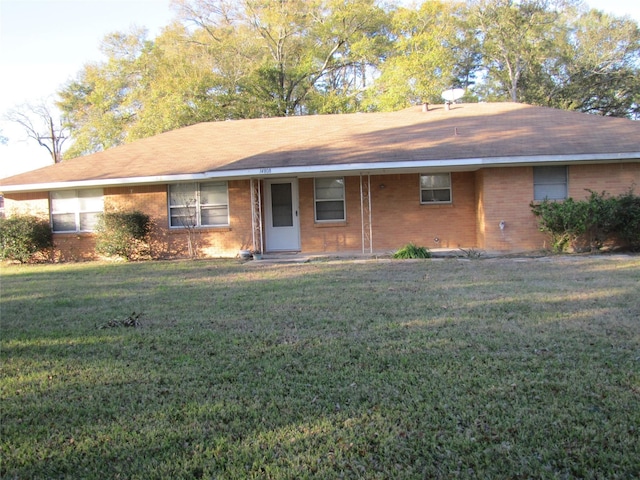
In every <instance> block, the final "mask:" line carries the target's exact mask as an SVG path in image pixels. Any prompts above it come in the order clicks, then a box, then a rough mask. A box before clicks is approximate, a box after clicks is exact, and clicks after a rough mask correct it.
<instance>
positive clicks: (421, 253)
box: [393, 243, 431, 259]
mask: <svg viewBox="0 0 640 480" xmlns="http://www.w3.org/2000/svg"><path fill="white" fill-rule="evenodd" d="M393 258H401V259H406V258H431V252H430V251H429V249H428V248H426V247H418V246H416V245H414V244H413V243H408V244H407V245H405V246H404V247H402V248H401V249H400V250H398V251H397V252H396V253H394V254H393Z"/></svg>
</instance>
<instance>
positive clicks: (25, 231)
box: [0, 215, 53, 263]
mask: <svg viewBox="0 0 640 480" xmlns="http://www.w3.org/2000/svg"><path fill="white" fill-rule="evenodd" d="M51 248H53V234H52V233H51V226H50V225H49V222H48V221H47V220H43V219H42V218H39V217H36V216H34V215H16V216H12V217H9V218H0V258H2V259H9V260H17V261H18V262H21V263H25V262H28V261H29V260H31V259H32V257H33V255H34V254H36V253H38V252H45V251H46V250H48V249H51Z"/></svg>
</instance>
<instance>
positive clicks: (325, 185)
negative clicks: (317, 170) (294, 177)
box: [314, 177, 346, 222]
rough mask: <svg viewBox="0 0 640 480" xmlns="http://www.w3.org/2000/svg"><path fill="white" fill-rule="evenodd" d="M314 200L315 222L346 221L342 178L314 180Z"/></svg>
mask: <svg viewBox="0 0 640 480" xmlns="http://www.w3.org/2000/svg"><path fill="white" fill-rule="evenodd" d="M314 200H315V212H316V222H335V221H341V220H345V219H346V212H345V201H344V178H343V177H328V178H316V179H315V180H314Z"/></svg>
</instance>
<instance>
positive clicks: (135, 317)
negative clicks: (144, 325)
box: [99, 312, 143, 328]
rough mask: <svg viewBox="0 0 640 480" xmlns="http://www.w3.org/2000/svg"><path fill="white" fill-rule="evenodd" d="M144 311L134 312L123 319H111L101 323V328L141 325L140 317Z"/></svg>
mask: <svg viewBox="0 0 640 480" xmlns="http://www.w3.org/2000/svg"><path fill="white" fill-rule="evenodd" d="M142 315H143V314H142V313H136V312H133V313H132V314H131V315H129V316H128V317H127V318H125V319H123V320H109V321H108V322H107V323H105V324H104V325H100V327H99V328H117V327H133V328H136V327H139V326H140V317H141V316H142Z"/></svg>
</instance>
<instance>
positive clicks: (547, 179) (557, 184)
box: [533, 166, 567, 200]
mask: <svg viewBox="0 0 640 480" xmlns="http://www.w3.org/2000/svg"><path fill="white" fill-rule="evenodd" d="M545 198H546V199H549V200H564V199H565V198H567V167H565V166H562V167H555V166H554V167H533V199H534V200H544V199H545Z"/></svg>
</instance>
